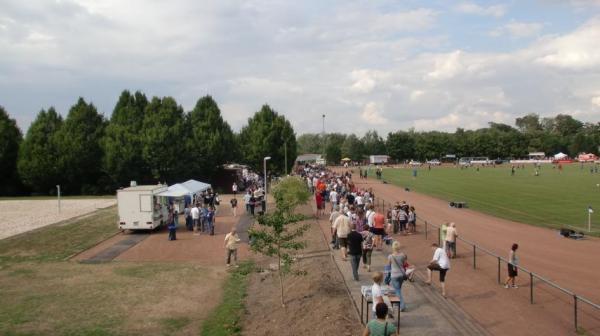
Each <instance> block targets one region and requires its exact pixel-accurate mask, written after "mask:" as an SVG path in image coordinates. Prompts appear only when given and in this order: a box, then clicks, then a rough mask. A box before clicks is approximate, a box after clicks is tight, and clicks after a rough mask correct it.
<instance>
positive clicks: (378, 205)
mask: <svg viewBox="0 0 600 336" xmlns="http://www.w3.org/2000/svg"><path fill="white" fill-rule="evenodd" d="M375 196H377V195H375ZM373 205H374V206H375V209H376V211H380V212H381V213H384V214H385V213H386V210H388V209H390V208H391V207H392V206H393V204H391V203H387V204H386V202H385V200H384V199H381V198H377V197H376V198H375V200H374V202H373ZM417 221H418V222H420V223H421V224H422V225H424V227H425V229H424V235H425V240H428V239H429V238H430V237H429V236H430V228H433V229H434V230H433V231H435V232H436V236H437V237H436V238H437V241H438V245H439V246H442V241H441V226H439V225H435V224H433V223H430V222H428V221H427V220H424V219H423V218H422V217H419V216H417ZM458 241H460V242H462V243H464V244H466V245H467V246H469V248H468V250H469V252H468V253H472V265H473V269H478V267H477V254H478V252H480V253H484V254H485V255H488V256H490V257H492V258H493V259H495V260H497V270H496V272H497V281H498V283H499V284H502V278H501V274H502V270H501V269H502V264H503V263H505V264H508V263H509V261H508V260H507V259H505V258H503V257H501V256H499V255H497V254H496V253H494V252H492V251H490V250H488V249H486V248H484V247H482V246H480V245H478V244H476V243H475V242H472V241H469V240H467V239H464V238H462V237H457V243H458ZM457 246H458V244H457ZM515 267H516V268H517V269H518V270H520V271H521V272H524V273H526V274H528V275H529V303H530V304H534V303H535V301H534V298H535V296H534V294H535V293H534V287H535V286H534V283H535V282H536V281H538V282H541V283H543V284H546V285H548V286H550V287H552V288H554V289H556V290H558V291H559V292H560V293H561V294H563V295H564V297H565V298H566V299H567V300H568V302H570V303H572V305H573V327H574V330H575V332H576V333H577V332H581V331H582V330H581V329H580V327H582V325H581V323H580V316H579V315H580V313H581V311H582V310H583V307H582V306H581V303H583V304H584V305H587V306H588V307H590V308H591V309H592V310H593V311H594V312H595V314H594V315H593V316H592V318H593V319H594V320H595V321H597V324H598V325H600V305H599V304H597V303H595V302H592V301H591V300H590V299H588V298H586V297H584V296H581V295H578V294H576V293H575V292H573V291H571V290H569V289H566V288H564V287H562V286H560V285H558V284H557V283H555V282H553V281H551V280H549V279H547V278H546V277H544V276H542V275H540V274H538V273H535V272H533V271H530V270H528V269H526V268H525V267H523V266H518V265H515ZM551 295H552V294H551Z"/></svg>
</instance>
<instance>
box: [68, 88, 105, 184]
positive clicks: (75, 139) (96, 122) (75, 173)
mask: <svg viewBox="0 0 600 336" xmlns="http://www.w3.org/2000/svg"><path fill="white" fill-rule="evenodd" d="M104 128H105V121H104V117H103V116H102V115H100V114H98V111H96V107H94V105H93V104H91V103H90V104H88V103H86V102H85V100H84V99H83V98H79V100H78V101H77V103H76V104H75V105H73V106H72V107H71V109H70V110H69V114H68V115H67V118H66V119H65V122H64V124H63V126H62V127H61V128H60V129H59V130H58V131H57V132H56V145H57V149H58V162H59V168H60V171H61V172H62V177H63V178H62V183H58V184H61V185H63V186H64V187H63V190H64V191H65V192H66V193H71V194H73V193H83V194H87V193H99V192H102V191H105V190H101V188H102V186H101V184H102V183H101V182H100V180H101V177H102V169H101V167H102V149H101V147H100V141H101V139H102V136H103V133H104Z"/></svg>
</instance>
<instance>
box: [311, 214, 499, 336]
mask: <svg viewBox="0 0 600 336" xmlns="http://www.w3.org/2000/svg"><path fill="white" fill-rule="evenodd" d="M317 223H318V224H319V226H320V227H321V230H322V231H323V233H324V236H325V238H326V239H327V240H328V241H330V240H331V235H330V233H329V221H328V220H327V219H325V217H323V218H321V219H320V220H317ZM331 251H332V255H333V259H334V261H335V263H336V264H337V266H338V268H339V269H340V271H341V273H342V275H343V277H344V281H345V283H346V285H347V287H348V289H349V291H350V293H351V296H352V299H353V300H354V303H355V307H356V309H357V310H358V312H359V314H360V307H361V294H360V288H361V286H365V285H368V286H370V285H372V283H373V282H372V280H371V274H372V272H375V271H382V272H383V267H384V264H385V263H386V261H387V255H388V254H390V253H391V250H390V249H389V247H386V249H385V250H384V251H383V252H381V251H373V256H372V261H371V273H368V272H367V271H366V270H365V269H364V268H362V265H361V267H360V269H359V279H360V281H358V282H357V281H354V279H353V278H352V268H351V266H350V262H349V261H343V260H342V259H341V252H340V251H339V250H333V249H332V250H331ZM415 275H416V280H415V282H412V283H411V282H408V281H407V282H405V283H404V285H403V288H402V294H403V296H404V299H405V301H406V304H407V309H406V311H405V312H403V313H401V317H400V333H401V334H402V335H487V334H488V333H487V332H486V331H485V329H483V328H482V327H480V326H479V325H478V324H477V323H476V322H475V321H474V320H473V319H472V318H471V317H470V316H469V315H467V314H466V313H464V312H463V311H462V310H461V309H460V308H459V307H458V306H457V305H456V304H454V303H453V302H452V301H451V300H446V299H444V298H442V296H441V295H440V294H439V292H438V289H437V288H436V287H432V286H427V285H425V284H424V283H423V279H424V274H423V273H420V272H417V273H416V274H415ZM394 313H395V312H394ZM394 316H396V315H394Z"/></svg>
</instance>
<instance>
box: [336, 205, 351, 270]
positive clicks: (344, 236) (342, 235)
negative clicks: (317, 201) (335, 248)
mask: <svg viewBox="0 0 600 336" xmlns="http://www.w3.org/2000/svg"><path fill="white" fill-rule="evenodd" d="M333 225H335V229H336V234H337V239H338V242H339V244H340V249H341V250H342V260H344V261H345V260H346V259H347V258H348V251H347V248H348V234H349V233H350V230H351V229H350V218H348V215H347V214H345V213H342V214H341V215H340V216H338V218H336V220H335V222H334V224H333Z"/></svg>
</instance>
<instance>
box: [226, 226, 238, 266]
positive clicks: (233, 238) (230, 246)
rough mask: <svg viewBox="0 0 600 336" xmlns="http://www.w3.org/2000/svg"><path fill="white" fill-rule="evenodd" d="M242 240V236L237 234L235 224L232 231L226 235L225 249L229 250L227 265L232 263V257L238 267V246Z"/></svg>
mask: <svg viewBox="0 0 600 336" xmlns="http://www.w3.org/2000/svg"><path fill="white" fill-rule="evenodd" d="M239 242H240V237H239V236H238V235H237V232H236V230H235V226H234V227H232V228H231V232H229V233H228V234H226V235H225V249H226V250H227V267H229V266H230V265H231V257H232V256H233V260H234V262H235V267H237V248H238V243H239Z"/></svg>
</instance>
